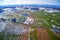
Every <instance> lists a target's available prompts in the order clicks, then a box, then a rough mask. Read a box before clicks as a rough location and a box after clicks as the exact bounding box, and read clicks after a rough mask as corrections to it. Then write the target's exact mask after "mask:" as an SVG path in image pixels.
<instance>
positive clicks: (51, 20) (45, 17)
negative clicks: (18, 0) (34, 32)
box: [31, 11, 60, 28]
mask: <svg viewBox="0 0 60 40" xmlns="http://www.w3.org/2000/svg"><path fill="white" fill-rule="evenodd" d="M31 16H32V17H34V18H35V25H36V26H40V27H47V28H52V27H53V26H54V27H60V12H53V13H48V12H45V11H36V12H32V13H31Z"/></svg>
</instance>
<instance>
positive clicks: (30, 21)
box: [24, 17, 34, 24]
mask: <svg viewBox="0 0 60 40" xmlns="http://www.w3.org/2000/svg"><path fill="white" fill-rule="evenodd" d="M33 22H34V19H33V18H30V17H27V19H26V21H25V22H24V24H33Z"/></svg>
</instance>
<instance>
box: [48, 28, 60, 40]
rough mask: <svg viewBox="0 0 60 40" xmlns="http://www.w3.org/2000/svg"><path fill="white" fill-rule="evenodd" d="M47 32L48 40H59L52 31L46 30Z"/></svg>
mask: <svg viewBox="0 0 60 40" xmlns="http://www.w3.org/2000/svg"><path fill="white" fill-rule="evenodd" d="M47 32H48V34H49V36H50V40H60V39H59V38H58V37H57V36H56V35H55V34H54V33H53V32H52V31H50V30H48V29H47Z"/></svg>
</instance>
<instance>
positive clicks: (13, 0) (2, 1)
mask: <svg viewBox="0 0 60 40" xmlns="http://www.w3.org/2000/svg"><path fill="white" fill-rule="evenodd" d="M16 4H50V5H60V0H0V5H16Z"/></svg>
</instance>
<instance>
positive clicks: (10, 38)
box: [3, 33, 20, 40]
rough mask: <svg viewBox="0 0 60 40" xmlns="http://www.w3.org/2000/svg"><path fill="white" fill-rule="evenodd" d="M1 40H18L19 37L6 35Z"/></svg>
mask: <svg viewBox="0 0 60 40" xmlns="http://www.w3.org/2000/svg"><path fill="white" fill-rule="evenodd" d="M3 40H20V35H15V34H9V33H8V34H6V35H5V36H3Z"/></svg>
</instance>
